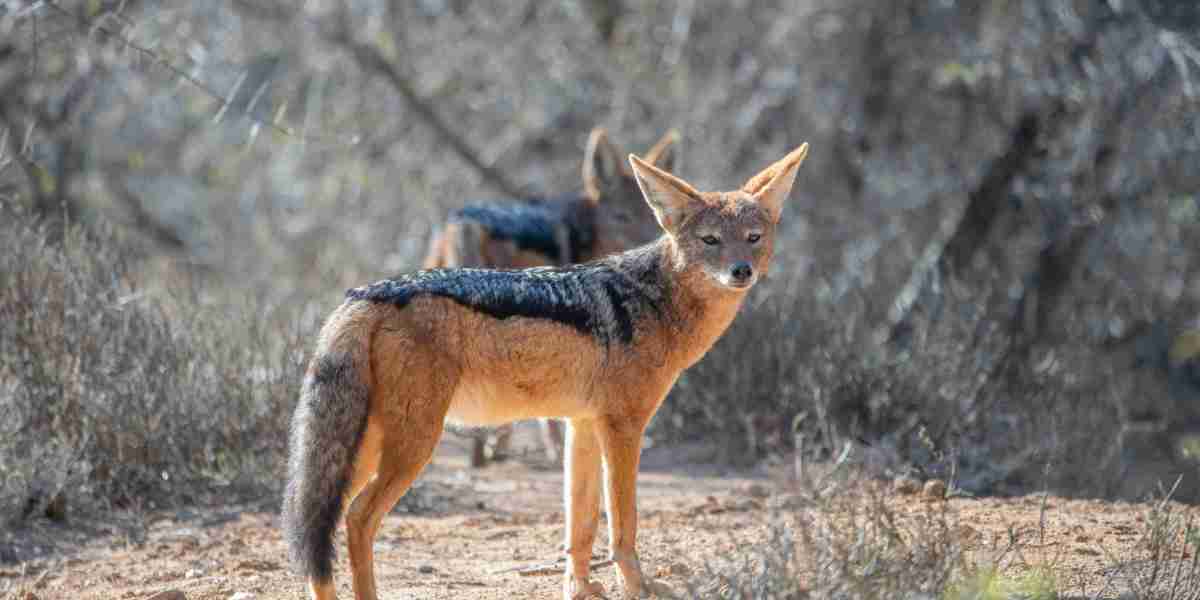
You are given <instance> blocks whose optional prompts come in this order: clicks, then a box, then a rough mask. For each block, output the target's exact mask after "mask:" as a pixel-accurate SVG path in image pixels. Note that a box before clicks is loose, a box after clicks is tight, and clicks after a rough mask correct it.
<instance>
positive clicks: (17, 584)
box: [0, 432, 1200, 600]
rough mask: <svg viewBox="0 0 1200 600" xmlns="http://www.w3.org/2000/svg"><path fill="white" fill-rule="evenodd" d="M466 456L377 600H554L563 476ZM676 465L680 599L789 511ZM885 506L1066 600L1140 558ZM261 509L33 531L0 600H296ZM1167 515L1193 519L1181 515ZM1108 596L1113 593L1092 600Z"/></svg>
mask: <svg viewBox="0 0 1200 600" xmlns="http://www.w3.org/2000/svg"><path fill="white" fill-rule="evenodd" d="M527 433H528V432H526V434H527ZM465 448H466V442H465V441H464V440H463V439H462V438H460V437H456V436H453V435H448V436H446V440H445V441H444V442H443V445H442V447H441V448H439V451H438V454H437V455H436V457H435V459H434V462H433V464H432V465H431V467H430V468H429V469H428V470H427V471H426V473H425V474H424V476H423V477H422V479H421V481H420V482H419V484H418V487H417V488H416V489H415V491H414V492H413V493H412V498H409V499H406V501H405V502H403V503H402V506H401V507H400V508H398V509H397V510H396V511H394V512H393V514H392V515H390V516H389V517H388V519H387V520H386V521H385V523H384V525H383V527H382V529H381V531H380V535H379V538H378V540H377V543H376V554H377V559H376V561H377V564H376V571H377V574H378V578H379V583H380V589H381V593H382V594H383V595H384V597H391V598H429V599H433V598H438V599H441V598H447V599H448V598H479V599H500V598H503V599H505V600H511V599H514V598H532V599H550V598H558V597H559V596H558V594H559V593H560V585H561V582H560V578H559V577H560V576H559V575H558V574H557V573H555V572H552V571H554V569H552V568H548V569H546V571H548V572H547V573H545V574H537V575H531V574H529V573H525V572H521V570H522V569H528V568H529V567H534V566H538V565H545V566H553V563H554V561H555V560H556V559H557V558H558V556H559V554H560V553H559V549H560V546H561V543H562V535H563V534H562V525H563V518H562V508H561V505H560V502H561V500H560V494H561V490H562V475H561V473H559V472H558V471H557V470H553V469H549V468H546V467H544V466H543V467H538V466H536V465H531V461H528V460H519V461H512V462H509V463H506V464H502V465H494V466H491V467H488V468H486V469H483V470H474V471H470V470H467V469H465V468H464V466H465V464H466V458H465V456H466V452H465ZM681 454H686V452H681V451H680V450H679V449H670V448H651V449H648V450H647V451H646V454H645V458H644V467H643V472H642V475H641V477H640V478H639V508H640V515H641V529H640V537H639V550H640V553H641V556H642V562H643V565H644V566H646V568H647V571H648V573H651V574H654V575H656V576H657V577H658V578H659V580H660V581H662V582H664V583H666V584H667V585H669V586H671V587H672V588H673V589H675V590H676V591H677V592H680V593H681V594H682V592H684V590H686V589H687V588H686V582H687V581H689V580H690V581H693V582H694V581H696V580H697V578H702V575H701V574H702V573H705V572H706V570H705V569H706V567H707V566H710V565H716V566H719V565H721V564H726V563H727V562H728V561H729V560H737V559H738V557H739V556H744V555H745V554H746V552H747V550H748V549H751V548H753V547H755V546H758V545H760V544H761V543H762V542H763V540H764V539H765V538H766V535H767V531H768V529H769V528H770V526H771V524H772V523H773V522H774V523H777V522H779V519H781V518H785V517H781V515H785V514H786V511H783V512H781V511H780V510H778V507H779V506H781V505H786V504H787V499H788V497H789V496H788V494H789V492H788V487H789V484H788V483H787V482H786V480H785V479H786V478H785V477H783V476H781V475H778V476H772V475H771V474H770V473H769V472H768V473H764V474H761V475H742V476H730V475H727V474H726V475H722V474H720V473H719V471H718V470H717V469H716V468H715V467H712V466H710V465H705V464H704V463H703V462H697V461H692V460H688V457H686V456H682V457H681ZM701 454H703V453H701ZM681 458H682V460H681ZM781 470H782V469H781ZM767 471H769V470H767ZM888 487H889V488H890V486H888ZM884 498H885V500H884V501H885V502H886V503H887V504H888V505H889V506H890V507H892V508H893V509H894V510H895V511H896V512H897V513H898V514H900V515H905V514H917V513H922V512H928V511H930V510H931V506H932V505H936V510H939V511H940V510H945V511H947V513H948V515H949V516H950V518H951V519H952V520H954V521H955V522H956V523H957V528H958V529H957V530H958V532H959V535H960V537H961V539H962V543H963V544H964V546H966V547H967V548H968V549H969V550H970V552H971V553H972V555H973V556H976V557H978V558H979V559H980V560H988V559H989V558H992V559H994V558H996V557H1000V558H1001V564H1002V566H1003V568H1004V569H1005V570H1006V571H1014V572H1018V573H1019V572H1021V571H1025V570H1029V569H1034V568H1039V567H1040V568H1045V567H1047V566H1049V567H1050V568H1052V569H1053V571H1054V573H1055V574H1056V575H1055V579H1056V582H1057V586H1058V587H1059V588H1060V590H1062V591H1064V592H1067V593H1070V594H1071V595H1080V596H1084V595H1086V596H1091V595H1093V594H1096V593H1098V592H1100V591H1101V590H1102V588H1103V586H1104V585H1105V584H1106V583H1107V584H1108V585H1110V586H1113V585H1114V581H1113V577H1112V574H1113V573H1114V572H1115V571H1114V566H1117V565H1121V564H1128V563H1129V562H1130V561H1136V560H1139V559H1140V558H1142V557H1143V555H1144V554H1145V552H1144V551H1143V549H1142V548H1143V547H1144V543H1143V538H1144V532H1145V531H1146V529H1147V528H1146V526H1145V515H1146V511H1147V508H1148V505H1140V504H1128V503H1109V502H1100V501H1092V500H1068V499H1061V498H1053V497H1051V498H1047V499H1045V500H1043V498H1042V497H1041V496H1030V497H1018V498H1007V499H997V498H985V499H968V498H953V499H951V500H949V501H934V500H930V499H928V498H925V497H923V496H922V495H921V494H920V493H917V494H912V495H906V494H900V493H895V492H892V491H889V492H887V493H886V494H885V496H884ZM275 504H276V501H275V500H274V499H270V500H269V501H267V500H264V501H263V502H262V503H261V504H259V505H257V506H228V507H221V508H219V509H206V510H201V509H196V510H188V511H173V512H169V513H167V512H159V513H153V512H151V513H149V514H148V516H147V517H146V518H145V520H144V521H143V522H142V526H144V529H143V528H142V527H139V528H138V529H139V530H140V531H143V532H144V533H139V534H137V535H129V534H120V533H119V532H120V531H122V528H121V527H116V526H111V525H108V526H105V525H101V524H97V523H81V522H79V521H78V520H73V521H70V522H68V524H66V525H47V524H42V525H40V526H39V527H41V529H40V530H38V531H37V532H36V533H37V535H38V539H41V540H45V544H50V545H51V546H52V547H49V548H43V549H42V553H43V554H45V555H44V556H41V557H39V558H34V559H31V560H26V561H24V562H22V563H19V564H15V565H14V564H0V598H4V599H7V598H14V599H19V600H42V599H51V598H64V599H71V600H82V599H88V598H133V599H143V598H151V597H153V596H154V595H155V594H158V593H161V592H164V591H178V592H182V594H183V595H182V596H180V595H174V596H165V597H164V600H165V599H166V598H172V600H178V599H179V598H186V599H188V600H199V599H222V600H224V599H228V598H235V599H236V600H246V599H249V598H261V599H284V598H287V599H300V598H304V594H303V586H302V583H301V582H300V581H299V580H298V579H296V578H295V577H293V576H292V575H291V574H290V572H289V570H288V567H287V564H286V559H285V551H284V545H283V543H282V540H281V537H280V531H279V518H278V514H277V513H276V512H274V510H273V507H274V506H275ZM1173 508H1174V509H1175V510H1176V511H1178V513H1179V514H1181V515H1192V516H1200V510H1197V509H1196V508H1194V507H1183V506H1175V507H1173ZM98 531H99V532H117V533H116V534H113V533H106V534H103V535H97V534H96V532H98ZM18 533H19V532H18ZM30 535H33V534H32V533H31V534H30ZM604 537H605V536H604V535H603V534H602V535H601V538H602V539H601V540H600V542H599V543H598V544H597V554H598V556H597V558H598V559H599V558H600V556H599V554H600V552H602V550H603V548H605V547H606V541H605V540H604ZM338 538H339V541H338V543H339V564H338V571H337V573H336V575H335V577H336V579H337V583H338V588H339V593H340V595H341V596H342V597H343V598H348V597H351V594H350V590H349V582H348V570H347V565H346V561H345V557H344V554H345V553H344V550H343V549H344V545H343V544H344V537H343V533H342V532H341V531H339V533H338ZM10 539H11V537H10ZM1013 540H1018V543H1017V544H1015V545H1014V544H1013ZM1184 558H1190V557H1184ZM599 572H600V580H601V581H602V582H603V583H604V585H605V587H606V589H608V590H609V591H610V592H612V591H614V590H615V589H616V585H617V584H616V573H615V569H613V568H611V567H606V568H602V569H600V571H599ZM1117 593H1119V590H1118V589H1117V587H1114V588H1113V590H1112V591H1111V592H1105V593H1104V594H1103V596H1105V597H1115V596H1116V595H1117ZM1110 594H1111V595H1110ZM682 595H686V594H682ZM610 597H616V595H615V594H610Z"/></svg>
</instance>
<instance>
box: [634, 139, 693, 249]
mask: <svg viewBox="0 0 1200 600" xmlns="http://www.w3.org/2000/svg"><path fill="white" fill-rule="evenodd" d="M629 164H630V165H632V166H633V176H634V177H635V178H636V179H637V183H638V187H640V188H642V195H643V196H645V197H646V203H647V204H649V205H650V209H651V210H653V211H654V218H656V219H658V224H659V225H661V226H662V228H663V230H665V231H666V232H667V233H670V234H674V233H675V232H676V230H677V229H678V228H679V225H680V224H681V223H683V221H684V219H686V218H687V217H688V215H690V214H691V213H692V211H695V210H698V209H700V208H701V207H702V206H703V205H704V201H703V200H701V199H700V192H697V191H696V188H694V187H692V186H691V185H689V184H688V182H686V181H684V180H682V179H680V178H678V177H676V176H674V175H672V174H670V173H668V172H666V171H663V170H662V169H659V168H658V167H655V166H654V165H652V164H650V163H648V162H646V161H645V160H643V159H641V158H638V157H637V156H635V155H633V154H630V155H629Z"/></svg>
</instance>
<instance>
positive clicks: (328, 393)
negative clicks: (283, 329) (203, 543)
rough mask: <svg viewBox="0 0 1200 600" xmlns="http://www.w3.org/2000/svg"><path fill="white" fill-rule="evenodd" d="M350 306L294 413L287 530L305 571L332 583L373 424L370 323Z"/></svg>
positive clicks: (341, 313)
mask: <svg viewBox="0 0 1200 600" xmlns="http://www.w3.org/2000/svg"><path fill="white" fill-rule="evenodd" d="M355 312H358V311H356V310H355V306H354V305H353V304H345V305H343V306H342V307H341V308H339V309H338V311H337V312H335V313H334V315H333V316H332V317H330V319H329V322H328V323H326V324H325V327H324V329H323V330H322V332H321V338H320V339H321V343H320V344H319V346H318V348H317V352H316V354H315V355H314V356H313V360H312V364H311V365H310V366H309V370H308V374H307V375H306V376H305V378H304V384H303V388H302V389H301V392H300V402H299V404H298V405H297V406H296V412H295V414H294V415H293V417H292V431H291V440H290V448H289V454H290V456H289V459H288V480H287V490H286V491H285V492H284V498H283V528H284V535H285V536H286V537H287V540H288V546H289V549H290V551H291V557H292V562H293V564H294V565H295V567H296V569H297V570H298V571H299V572H300V574H301V575H303V576H306V577H308V578H309V579H315V580H317V581H328V580H329V579H330V578H331V577H332V573H333V559H334V548H333V533H334V531H335V530H336V529H337V523H338V520H339V519H340V518H341V514H342V502H343V495H344V494H345V491H346V485H347V483H348V482H349V479H350V477H351V473H350V470H351V469H352V468H353V462H354V455H355V451H356V449H357V448H358V443H359V438H360V437H361V436H362V431H363V428H364V427H365V426H366V422H367V411H368V408H369V396H370V384H369V382H370V381H371V373H370V358H369V352H370V341H371V334H372V331H371V328H370V327H369V326H368V325H369V323H367V322H366V321H368V319H365V318H363V317H364V316H365V315H362V314H358V315H355V314H353V313H355Z"/></svg>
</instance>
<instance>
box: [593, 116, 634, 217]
mask: <svg viewBox="0 0 1200 600" xmlns="http://www.w3.org/2000/svg"><path fill="white" fill-rule="evenodd" d="M627 174H628V171H627V170H626V169H625V167H624V166H623V165H622V164H621V153H620V152H617V148H616V147H615V146H613V145H612V142H610V141H608V133H606V132H605V131H604V129H602V128H600V127H597V128H595V129H593V130H592V133H591V134H590V135H589V136H588V143H587V150H586V151H585V152H584V153H583V188H584V192H585V193H586V194H587V198H588V199H589V200H590V201H592V202H599V201H600V199H601V198H603V197H604V195H605V192H607V191H609V190H613V189H616V186H618V185H620V182H621V177H622V176H623V175H627Z"/></svg>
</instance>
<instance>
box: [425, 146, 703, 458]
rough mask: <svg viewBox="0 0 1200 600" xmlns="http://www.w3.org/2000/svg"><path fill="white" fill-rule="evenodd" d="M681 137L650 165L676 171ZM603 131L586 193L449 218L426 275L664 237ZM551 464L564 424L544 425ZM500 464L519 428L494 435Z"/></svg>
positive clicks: (583, 255)
mask: <svg viewBox="0 0 1200 600" xmlns="http://www.w3.org/2000/svg"><path fill="white" fill-rule="evenodd" d="M678 141H679V134H678V133H676V132H675V130H671V131H668V132H667V133H666V134H665V135H663V137H662V139H660V140H659V141H658V142H656V143H655V144H654V145H653V146H651V148H650V150H649V151H647V152H646V159H645V160H646V162H648V163H650V164H652V165H654V166H656V167H658V168H660V169H664V170H667V171H670V170H672V169H673V168H674V163H675V157H676V155H677V154H678V153H677V152H676V151H675V144H676V143H677V142H678ZM626 164H627V163H626V161H624V160H623V159H622V156H621V153H620V152H619V151H618V150H617V148H616V146H614V145H613V144H612V143H611V142H610V141H609V139H608V134H607V133H606V132H605V131H604V129H602V128H599V127H597V128H595V129H593V130H592V132H591V134H590V135H589V136H588V142H587V149H586V151H585V152H584V157H583V173H582V175H583V192H582V193H579V194H570V195H566V196H563V197H560V198H556V199H553V200H548V201H534V202H520V203H495V202H493V203H480V204H469V205H467V206H465V207H463V208H461V209H459V210H457V211H455V212H454V213H452V214H451V215H450V218H449V219H448V220H447V223H446V225H445V226H444V227H443V228H442V229H441V231H439V232H438V233H437V234H435V235H434V236H433V237H432V238H431V240H430V243H429V252H428V254H426V256H425V262H424V265H423V266H424V268H426V269H432V268H448V267H481V268H489V269H520V268H524V267H543V266H549V265H568V264H571V263H582V262H587V261H589V260H593V259H596V258H600V257H601V256H607V255H609V254H613V253H615V252H622V251H625V250H628V249H630V248H633V247H635V246H640V245H642V244H645V243H646V242H649V241H651V240H653V239H654V238H656V237H658V234H659V233H660V230H659V228H658V226H657V225H656V224H655V223H654V220H653V219H651V218H650V214H649V213H648V212H647V210H646V203H645V201H644V200H642V193H641V190H640V189H639V188H638V184H637V181H636V180H635V179H634V176H633V171H631V170H629V167H628V166H626ZM540 429H541V433H542V445H543V447H544V448H545V449H546V453H547V454H548V455H549V458H550V460H552V461H557V460H559V458H560V453H561V451H562V430H561V428H560V427H559V425H558V422H557V421H550V420H548V419H547V420H543V421H542V423H541V427H540ZM495 435H496V441H495V444H494V445H493V446H492V451H493V456H494V457H496V458H501V457H503V456H504V455H505V454H507V452H508V446H509V443H510V438H511V436H512V426H511V425H503V426H501V427H498V428H497V429H496V432H495ZM487 437H488V434H487V431H482V432H477V433H476V435H475V437H474V439H473V443H472V452H471V466H473V467H481V466H483V465H484V464H485V463H486V462H487V453H486V447H487Z"/></svg>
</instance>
